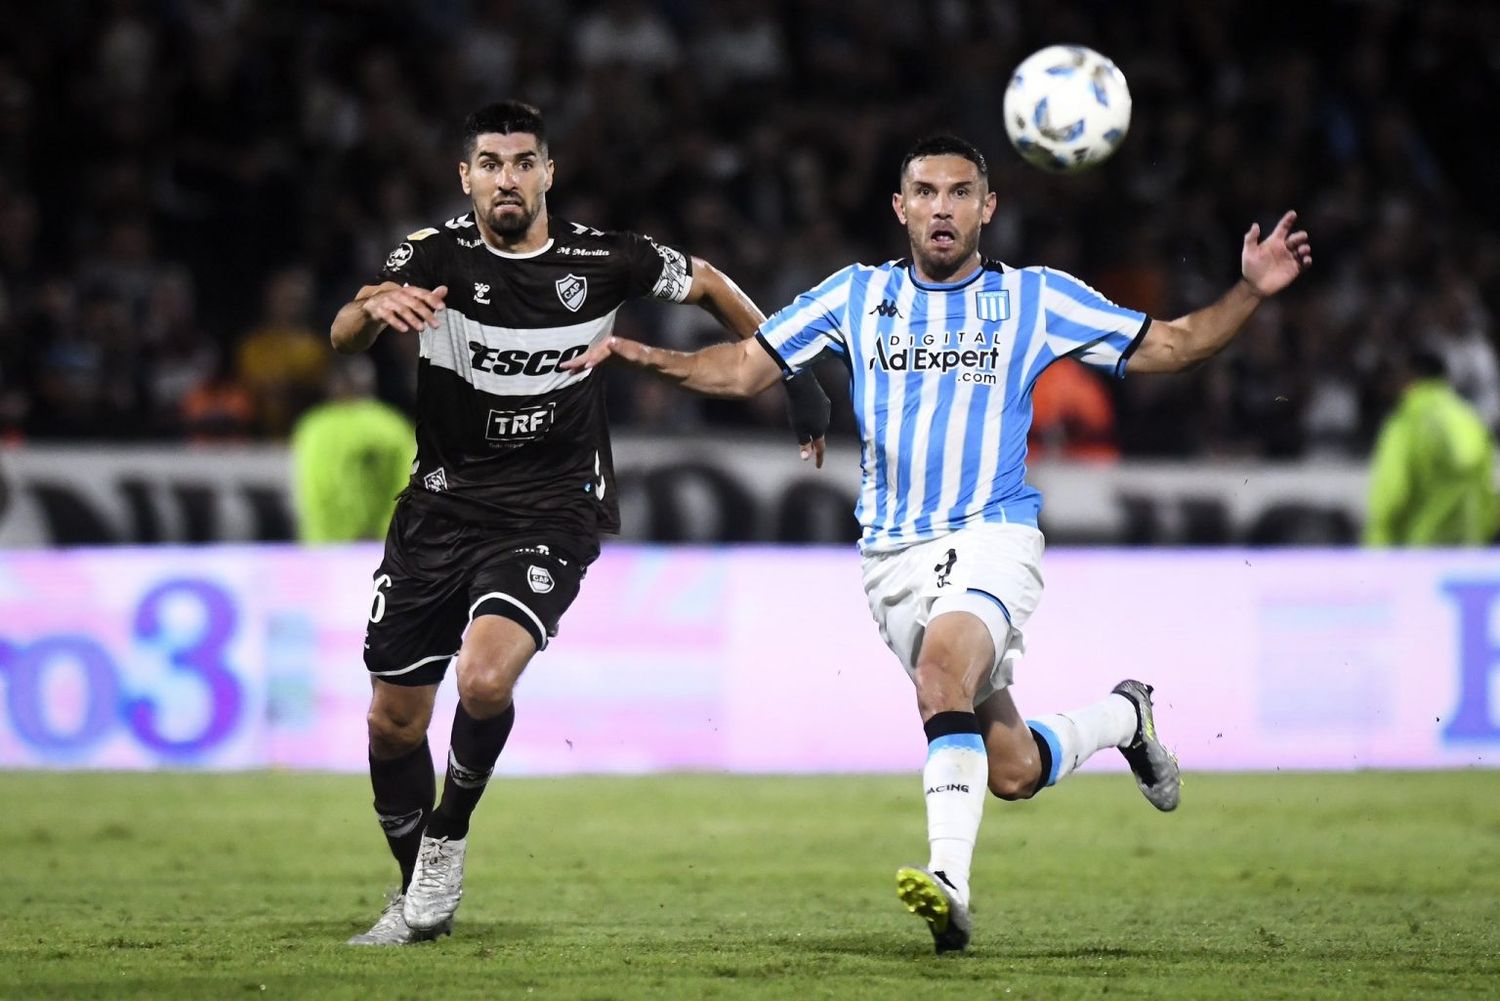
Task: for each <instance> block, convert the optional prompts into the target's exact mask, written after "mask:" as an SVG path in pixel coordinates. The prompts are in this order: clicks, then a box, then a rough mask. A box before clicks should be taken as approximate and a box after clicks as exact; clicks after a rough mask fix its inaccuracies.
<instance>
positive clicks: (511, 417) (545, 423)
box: [484, 402, 557, 448]
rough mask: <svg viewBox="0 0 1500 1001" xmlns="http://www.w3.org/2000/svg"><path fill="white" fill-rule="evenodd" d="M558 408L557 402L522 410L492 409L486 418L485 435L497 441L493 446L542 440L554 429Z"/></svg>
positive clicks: (490, 439)
mask: <svg viewBox="0 0 1500 1001" xmlns="http://www.w3.org/2000/svg"><path fill="white" fill-rule="evenodd" d="M556 410H557V404H556V403H555V402H553V403H545V404H543V405H541V406H539V407H522V408H521V409H520V410H491V411H490V415H489V417H488V418H487V419H486V420H485V428H484V436H485V438H486V439H488V440H489V441H492V442H495V443H496V444H494V445H491V446H490V447H491V448H499V447H502V446H514V445H522V444H525V443H526V442H528V441H540V440H541V439H543V438H545V437H546V436H547V432H548V431H551V430H552V422H553V419H554V417H555V416H556Z"/></svg>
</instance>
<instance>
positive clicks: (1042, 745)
mask: <svg viewBox="0 0 1500 1001" xmlns="http://www.w3.org/2000/svg"><path fill="white" fill-rule="evenodd" d="M1031 739H1032V740H1034V741H1036V754H1037V757H1038V758H1039V759H1040V760H1041V763H1042V776H1041V778H1039V779H1037V780H1036V788H1035V789H1033V790H1032V791H1031V795H1033V796H1035V795H1036V794H1037V793H1039V792H1041V791H1042V790H1043V789H1045V788H1047V779H1049V778H1051V776H1052V745H1051V744H1049V743H1047V739H1046V738H1045V737H1043V736H1042V735H1041V734H1039V733H1037V732H1036V731H1035V730H1032V731H1031Z"/></svg>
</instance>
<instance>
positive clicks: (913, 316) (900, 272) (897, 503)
mask: <svg viewBox="0 0 1500 1001" xmlns="http://www.w3.org/2000/svg"><path fill="white" fill-rule="evenodd" d="M1148 325H1149V318H1148V317H1147V316H1146V314H1144V313H1139V312H1136V311H1135V310H1132V309H1125V308H1124V307H1121V306H1117V305H1115V304H1114V303H1112V302H1110V301H1109V300H1108V299H1106V298H1104V297H1103V296H1102V295H1100V294H1099V293H1098V292H1096V291H1094V290H1093V289H1092V288H1089V286H1087V285H1085V284H1084V283H1083V282H1080V281H1079V280H1078V279H1076V278H1074V277H1073V276H1071V275H1069V274H1066V273H1064V272H1062V271H1056V270H1053V269H1050V268H1020V269H1013V268H1005V267H1002V266H1001V265H1000V264H998V263H996V262H992V261H986V262H984V266H983V267H982V268H980V270H979V271H977V272H976V273H974V274H973V275H970V276H969V277H968V278H965V279H963V280H962V281H958V282H954V283H951V284H946V285H934V284H930V283H926V282H922V281H920V280H919V279H918V278H917V277H916V275H915V273H914V272H913V270H912V267H911V265H910V263H909V262H907V261H890V262H887V263H885V264H882V265H880V266H878V267H869V266H867V265H862V264H855V265H851V266H850V267H847V268H844V269H843V270H842V271H839V272H837V273H835V274H833V275H831V276H829V277H828V278H827V279H826V280H824V281H823V283H822V284H820V285H818V286H817V287H816V288H814V289H812V290H811V291H808V292H804V293H803V294H801V295H799V296H798V297H797V298H796V299H794V300H793V301H792V302H791V303H790V304H789V305H787V306H786V307H785V308H783V309H781V310H778V311H777V312H776V314H775V315H774V316H772V317H771V318H770V319H768V320H767V321H766V322H765V324H764V325H763V326H762V327H761V328H760V334H759V336H760V339H761V340H762V341H763V342H764V343H765V345H766V346H767V347H768V348H769V349H770V350H771V352H772V354H773V355H775V356H776V357H777V359H778V360H779V361H780V362H781V365H782V367H783V368H784V369H785V370H786V371H787V372H794V371H797V370H798V369H801V368H802V367H804V366H806V365H808V364H810V363H811V362H812V360H813V359H814V358H815V357H816V356H817V355H819V354H820V353H822V352H823V351H824V350H825V349H831V350H833V351H835V352H837V353H838V354H839V355H840V356H841V357H842V358H843V359H844V360H845V361H846V362H847V363H848V366H849V371H850V375H851V378H852V380H853V381H852V387H851V389H852V394H851V395H852V398H853V400H854V407H855V417H856V419H857V420H858V422H859V433H860V438H861V440H862V442H863V449H862V454H861V456H860V464H861V468H862V470H863V484H862V486H861V489H860V495H859V504H858V505H857V507H856V508H855V516H856V517H857V518H858V519H859V523H860V525H861V526H862V528H863V532H862V534H861V537H860V549H861V550H862V551H864V552H867V553H868V552H888V551H891V550H895V549H901V548H904V547H905V546H909V545H912V544H913V543H917V542H923V541H926V540H928V539H933V538H937V537H938V536H941V535H945V534H947V533H949V532H952V531H956V530H957V529H960V528H962V527H964V526H965V525H970V524H975V523H979V522H1019V523H1022V524H1027V525H1035V524H1036V522H1037V513H1038V512H1039V511H1040V509H1041V505H1042V498H1041V494H1040V493H1038V492H1037V491H1036V490H1035V489H1034V488H1033V487H1031V486H1030V485H1028V484H1027V482H1026V434H1027V431H1028V430H1029V429H1030V427H1031V389H1032V386H1034V385H1035V384H1036V380H1037V377H1038V376H1039V375H1041V374H1042V370H1043V369H1045V368H1046V367H1047V366H1048V365H1049V364H1051V363H1052V362H1053V361H1055V360H1056V359H1058V358H1062V357H1065V356H1066V357H1071V358H1076V359H1077V360H1079V361H1081V362H1083V363H1084V364H1087V365H1090V366H1092V367H1094V368H1098V369H1103V370H1104V371H1107V372H1109V373H1110V374H1112V375H1114V376H1116V377H1120V376H1123V375H1124V373H1125V362H1126V360H1127V359H1128V358H1129V357H1130V354H1131V352H1132V351H1133V350H1134V349H1135V347H1136V345H1137V344H1138V343H1139V342H1140V339H1141V338H1142V337H1143V336H1144V335H1145V331H1146V327H1147V326H1148Z"/></svg>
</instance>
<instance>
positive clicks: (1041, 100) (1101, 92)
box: [1005, 45, 1130, 174]
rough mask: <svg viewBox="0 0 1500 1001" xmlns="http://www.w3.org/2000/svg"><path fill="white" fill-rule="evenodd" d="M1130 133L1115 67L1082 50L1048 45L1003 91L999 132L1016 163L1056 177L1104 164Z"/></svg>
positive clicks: (1126, 93) (1124, 90)
mask: <svg viewBox="0 0 1500 1001" xmlns="http://www.w3.org/2000/svg"><path fill="white" fill-rule="evenodd" d="M1129 128H1130V88H1129V87H1127V86H1126V85H1125V74H1124V73H1121V72H1120V69H1119V67H1117V66H1116V65H1115V64H1114V63H1112V62H1110V61H1109V60H1108V59H1106V58H1104V57H1103V56H1101V55H1100V54H1099V53H1097V52H1095V51H1094V50H1093V49H1088V48H1084V47H1083V46H1082V45H1049V46H1047V47H1046V48H1045V49H1040V50H1038V51H1036V52H1033V53H1032V54H1031V55H1029V56H1027V57H1026V58H1025V59H1024V60H1022V62H1021V65H1019V66H1017V67H1016V71H1015V73H1013V74H1011V78H1010V86H1009V87H1007V88H1006V89H1005V131H1006V134H1008V135H1009V136H1010V141H1011V144H1012V145H1014V146H1015V147H1016V152H1018V153H1020V154H1021V158H1022V159H1024V160H1025V161H1026V162H1027V163H1029V164H1032V165H1033V166H1036V167H1040V168H1042V169H1043V170H1048V171H1052V172H1053V173H1058V174H1071V173H1076V172H1078V171H1080V170H1087V169H1089V168H1090V167H1094V166H1097V165H1098V164H1101V163H1103V162H1104V161H1105V160H1107V159H1109V156H1110V154H1111V153H1113V152H1114V151H1115V150H1116V149H1117V148H1118V147H1119V145H1120V143H1121V142H1122V141H1123V140H1124V139H1125V133H1126V131H1127V130H1128V129H1129Z"/></svg>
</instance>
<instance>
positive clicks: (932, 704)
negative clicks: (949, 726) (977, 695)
mask: <svg viewBox="0 0 1500 1001" xmlns="http://www.w3.org/2000/svg"><path fill="white" fill-rule="evenodd" d="M916 682H917V706H918V708H919V709H921V711H922V715H923V716H924V717H926V716H930V715H932V714H933V713H939V712H945V711H948V710H954V709H957V710H967V709H972V708H973V707H974V686H973V685H970V684H966V683H965V681H964V677H963V672H961V671H956V670H954V669H953V668H952V666H951V665H949V664H948V663H947V662H946V661H944V660H943V659H942V658H938V657H933V658H928V657H923V658H921V659H920V660H918V661H917V678H916Z"/></svg>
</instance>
